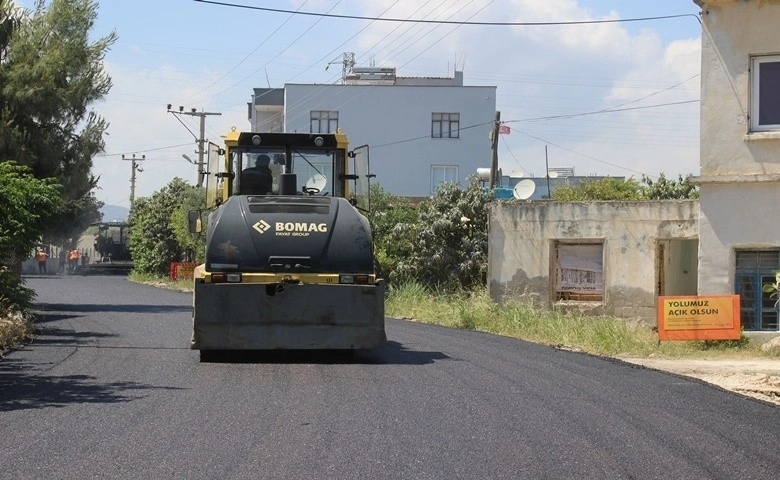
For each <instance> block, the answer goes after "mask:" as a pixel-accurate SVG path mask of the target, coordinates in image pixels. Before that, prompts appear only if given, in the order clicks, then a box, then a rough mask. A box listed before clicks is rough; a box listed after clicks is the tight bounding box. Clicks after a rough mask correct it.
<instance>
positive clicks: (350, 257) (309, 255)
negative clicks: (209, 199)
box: [206, 195, 373, 273]
mask: <svg viewBox="0 0 780 480" xmlns="http://www.w3.org/2000/svg"><path fill="white" fill-rule="evenodd" d="M206 269H207V270H208V271H211V272H219V271H223V272H230V271H242V272H275V273H284V272H287V273H293V272H294V273H371V272H373V244H372V238H371V229H370V227H369V224H368V220H367V219H366V218H365V217H364V216H363V215H361V214H360V212H358V210H357V209H355V208H354V207H353V206H352V205H351V204H350V203H349V202H348V201H347V200H345V199H343V198H338V197H318V196H301V195H296V196H233V197H230V198H229V199H228V200H227V201H226V202H225V203H223V204H222V205H220V206H219V208H217V210H215V211H214V212H213V213H212V214H211V215H210V216H209V225H208V233H207V244H206Z"/></svg>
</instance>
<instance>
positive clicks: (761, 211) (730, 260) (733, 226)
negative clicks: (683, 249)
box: [699, 183, 780, 295]
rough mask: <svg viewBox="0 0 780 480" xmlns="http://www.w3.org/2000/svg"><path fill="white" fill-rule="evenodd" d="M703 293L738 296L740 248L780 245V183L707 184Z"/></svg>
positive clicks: (701, 231) (702, 239)
mask: <svg viewBox="0 0 780 480" xmlns="http://www.w3.org/2000/svg"><path fill="white" fill-rule="evenodd" d="M701 193H702V194H701V198H700V204H701V218H700V222H699V238H700V246H699V248H700V251H701V256H700V259H699V293H700V294H701V295H708V294H733V293H735V291H736V290H735V285H734V273H735V254H734V249H736V248H745V249H749V248H777V246H778V245H780V184H771V183H754V184H745V183H724V184H712V185H703V186H702V191H701Z"/></svg>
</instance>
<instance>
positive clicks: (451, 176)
mask: <svg viewBox="0 0 780 480" xmlns="http://www.w3.org/2000/svg"><path fill="white" fill-rule="evenodd" d="M457 181H458V166H457V165H432V166H431V193H432V194H433V193H436V188H437V187H438V186H439V184H440V183H442V182H446V183H453V182H457Z"/></svg>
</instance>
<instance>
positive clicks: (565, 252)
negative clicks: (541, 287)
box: [553, 242, 604, 302]
mask: <svg viewBox="0 0 780 480" xmlns="http://www.w3.org/2000/svg"><path fill="white" fill-rule="evenodd" d="M553 255H554V257H553V258H554V265H555V295H554V299H555V300H556V301H558V300H567V301H576V302H601V301H603V300H604V261H603V255H604V244H603V243H600V242H599V243H593V242H589V243H563V242H555V243H554V251H553Z"/></svg>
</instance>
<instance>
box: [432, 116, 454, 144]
mask: <svg viewBox="0 0 780 480" xmlns="http://www.w3.org/2000/svg"><path fill="white" fill-rule="evenodd" d="M431 137H432V138H459V137H460V113H434V114H432V115H431Z"/></svg>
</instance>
